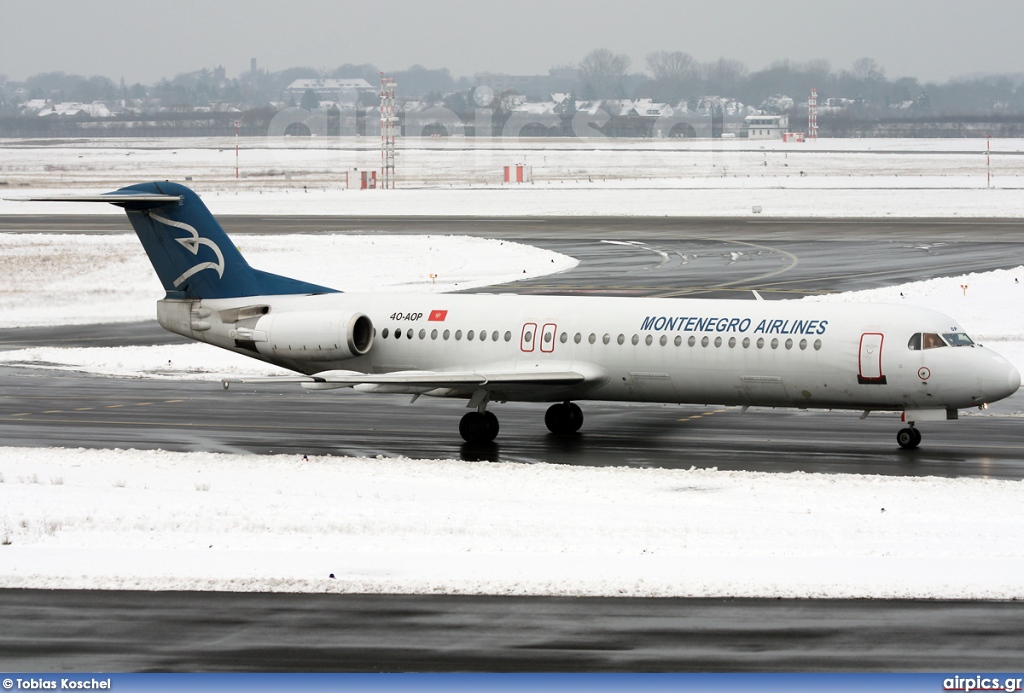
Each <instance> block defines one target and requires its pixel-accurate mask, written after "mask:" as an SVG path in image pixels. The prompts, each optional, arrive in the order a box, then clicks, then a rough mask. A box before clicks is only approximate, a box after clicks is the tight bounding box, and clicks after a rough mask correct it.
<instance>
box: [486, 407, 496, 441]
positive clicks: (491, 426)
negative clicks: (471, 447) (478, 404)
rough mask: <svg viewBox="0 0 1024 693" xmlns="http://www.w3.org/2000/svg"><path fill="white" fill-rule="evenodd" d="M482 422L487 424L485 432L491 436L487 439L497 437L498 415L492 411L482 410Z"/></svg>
mask: <svg viewBox="0 0 1024 693" xmlns="http://www.w3.org/2000/svg"><path fill="white" fill-rule="evenodd" d="M484 422H485V423H486V424H487V433H488V435H490V436H491V437H490V438H489V439H488V440H489V441H490V440H494V439H495V438H497V437H498V428H499V426H498V417H497V416H495V415H494V412H490V411H485V412H484Z"/></svg>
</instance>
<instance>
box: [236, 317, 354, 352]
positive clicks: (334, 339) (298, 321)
mask: <svg viewBox="0 0 1024 693" xmlns="http://www.w3.org/2000/svg"><path fill="white" fill-rule="evenodd" d="M253 333H254V335H257V337H256V339H255V342H256V349H257V351H259V352H260V353H261V354H264V355H266V356H276V357H279V358H288V359H300V360H302V361H340V360H342V359H350V358H353V357H356V356H362V355H363V354H365V353H366V352H368V351H369V350H370V347H371V346H373V322H371V321H370V318H368V317H367V316H365V315H363V314H362V313H340V312H337V311H330V310H307V311H297V312H290V313H273V312H272V313H270V314H268V315H264V316H263V317H262V318H260V319H259V321H258V322H257V323H256V325H255V327H254V329H253ZM261 333H262V334H261ZM264 336H265V338H264Z"/></svg>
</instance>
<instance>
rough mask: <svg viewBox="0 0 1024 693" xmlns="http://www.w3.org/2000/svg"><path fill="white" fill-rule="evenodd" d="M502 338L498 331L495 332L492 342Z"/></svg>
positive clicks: (492, 333) (492, 335)
mask: <svg viewBox="0 0 1024 693" xmlns="http://www.w3.org/2000/svg"><path fill="white" fill-rule="evenodd" d="M500 336H501V335H499V334H498V331H497V330H495V331H494V332H491V341H492V342H496V341H498V337H500Z"/></svg>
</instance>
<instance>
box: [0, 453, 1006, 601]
mask: <svg viewBox="0 0 1024 693" xmlns="http://www.w3.org/2000/svg"><path fill="white" fill-rule="evenodd" d="M0 470H2V474H3V483H2V484H0V498H2V499H3V503H2V510H0V518H2V519H0V523H2V529H0V534H2V535H3V536H0V539H2V540H3V541H6V542H10V543H9V545H4V546H0V587H39V588H57V587H60V588H77V587H81V588H106V589H115V588H116V589H124V588H128V589H217V590H253V591H267V590H270V591H311V592H389V593H434V592H444V593H464V594H479V593H483V594H556V595H606V596H633V595H638V596H750V597H774V596H780V597H932V598H985V599H990V598H991V599H1008V598H1024V578H1022V577H1021V576H1022V575H1024V546H1022V545H1021V542H1020V537H1021V536H1022V535H1024V514H1022V513H1021V510H1020V507H1021V506H1020V496H1021V491H1022V483H1024V482H1011V481H981V480H967V479H959V480H957V479H935V478H908V477H880V476H850V475H846V476H839V475H829V474H761V473H749V472H722V471H716V470H689V471H686V470H681V471H677V470H655V469H627V468H618V469H615V468H610V469H609V468H584V467H567V466H558V465H548V464H535V465H527V464H513V463H489V462H461V461H453V460H409V459H348V458H338V457H316V458H310V460H309V461H303V460H302V459H301V458H300V457H298V456H255V455H223V454H213V453H171V452H163V451H138V450H59V449H34V448H0ZM331 574H333V575H334V579H332V578H330V575H331Z"/></svg>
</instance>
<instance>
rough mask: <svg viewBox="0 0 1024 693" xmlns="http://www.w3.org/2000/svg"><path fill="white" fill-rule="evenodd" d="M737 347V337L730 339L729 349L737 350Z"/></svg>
mask: <svg viewBox="0 0 1024 693" xmlns="http://www.w3.org/2000/svg"><path fill="white" fill-rule="evenodd" d="M735 346H736V338H735V337H729V348H730V349H733V348H735Z"/></svg>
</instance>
